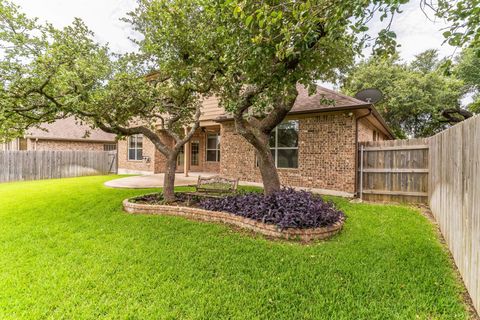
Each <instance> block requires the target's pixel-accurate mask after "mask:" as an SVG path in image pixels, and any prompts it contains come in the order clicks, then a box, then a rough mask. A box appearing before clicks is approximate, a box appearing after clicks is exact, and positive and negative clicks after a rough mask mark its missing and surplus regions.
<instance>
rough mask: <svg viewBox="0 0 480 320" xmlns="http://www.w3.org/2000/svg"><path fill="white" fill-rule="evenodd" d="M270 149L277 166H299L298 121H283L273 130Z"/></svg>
mask: <svg viewBox="0 0 480 320" xmlns="http://www.w3.org/2000/svg"><path fill="white" fill-rule="evenodd" d="M270 150H271V151H272V155H273V159H274V160H275V165H276V166H277V168H298V121H295V120H294V121H286V122H283V123H281V124H279V125H278V126H277V127H276V128H275V130H273V132H272V134H271V135H270Z"/></svg>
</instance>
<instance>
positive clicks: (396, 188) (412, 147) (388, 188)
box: [358, 139, 428, 203]
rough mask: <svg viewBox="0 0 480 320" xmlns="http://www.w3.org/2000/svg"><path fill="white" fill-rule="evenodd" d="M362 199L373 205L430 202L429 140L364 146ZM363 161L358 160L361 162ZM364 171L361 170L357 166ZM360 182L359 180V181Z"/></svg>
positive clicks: (372, 143)
mask: <svg viewBox="0 0 480 320" xmlns="http://www.w3.org/2000/svg"><path fill="white" fill-rule="evenodd" d="M362 146H363V148H359V150H360V152H362V149H363V169H362V170H361V172H360V173H359V174H360V175H362V179H361V181H362V185H361V186H359V187H361V188H362V190H365V191H364V192H363V194H364V195H363V196H362V197H363V199H365V200H370V201H395V202H417V203H418V202H420V203H426V202H427V191H428V143H427V139H411V140H392V141H370V142H365V143H362ZM361 158H362V157H359V159H361ZM358 167H359V168H362V166H360V165H359V166H358ZM359 181H360V179H359Z"/></svg>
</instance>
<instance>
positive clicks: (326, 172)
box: [220, 113, 355, 193]
mask: <svg viewBox="0 0 480 320" xmlns="http://www.w3.org/2000/svg"><path fill="white" fill-rule="evenodd" d="M292 119H293V118H292ZM298 120H299V149H298V154H299V155H298V168H297V169H278V172H279V175H280V179H281V182H282V183H283V184H285V185H289V186H298V187H308V188H318V189H327V190H336V191H343V192H348V193H353V192H354V191H355V190H354V189H355V188H354V184H355V119H354V117H352V116H348V115H346V114H344V113H331V114H325V115H318V116H313V117H308V118H300V119H298ZM221 153H222V161H221V166H220V172H221V174H222V175H224V176H228V177H233V178H237V177H238V178H240V179H241V180H247V181H254V182H261V176H260V172H259V170H258V168H257V167H256V166H255V152H254V149H253V147H252V146H251V145H250V144H248V143H247V142H246V141H245V140H244V139H243V137H241V136H240V135H238V134H236V133H235V132H234V124H233V122H226V123H224V124H223V125H222V145H221Z"/></svg>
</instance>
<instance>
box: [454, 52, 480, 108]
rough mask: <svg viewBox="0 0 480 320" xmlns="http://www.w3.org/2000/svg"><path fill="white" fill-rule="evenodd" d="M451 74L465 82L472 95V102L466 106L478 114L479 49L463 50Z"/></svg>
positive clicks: (479, 102) (479, 95) (479, 89)
mask: <svg viewBox="0 0 480 320" xmlns="http://www.w3.org/2000/svg"><path fill="white" fill-rule="evenodd" d="M453 72H454V74H456V75H457V76H458V77H459V78H460V79H462V80H463V81H464V82H465V84H466V85H467V87H468V90H469V92H470V93H471V94H472V99H473V101H472V102H471V103H470V104H469V105H468V109H469V110H470V111H472V112H474V113H480V47H477V48H474V47H472V48H466V49H465V50H463V51H462V52H461V53H460V55H459V57H458V59H457V64H456V65H455V66H454V68H453Z"/></svg>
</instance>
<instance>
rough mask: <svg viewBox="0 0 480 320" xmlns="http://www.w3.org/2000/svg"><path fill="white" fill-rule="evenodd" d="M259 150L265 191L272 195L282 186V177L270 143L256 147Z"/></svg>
mask: <svg viewBox="0 0 480 320" xmlns="http://www.w3.org/2000/svg"><path fill="white" fill-rule="evenodd" d="M255 149H256V152H257V159H258V167H259V169H260V174H261V175H262V181H263V192H264V194H265V195H270V194H272V193H274V192H275V191H279V190H280V188H281V185H280V178H279V176H278V171H277V167H276V166H275V161H274V159H273V156H272V153H271V151H270V148H269V147H268V145H266V146H265V147H264V148H261V150H260V148H255Z"/></svg>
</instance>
